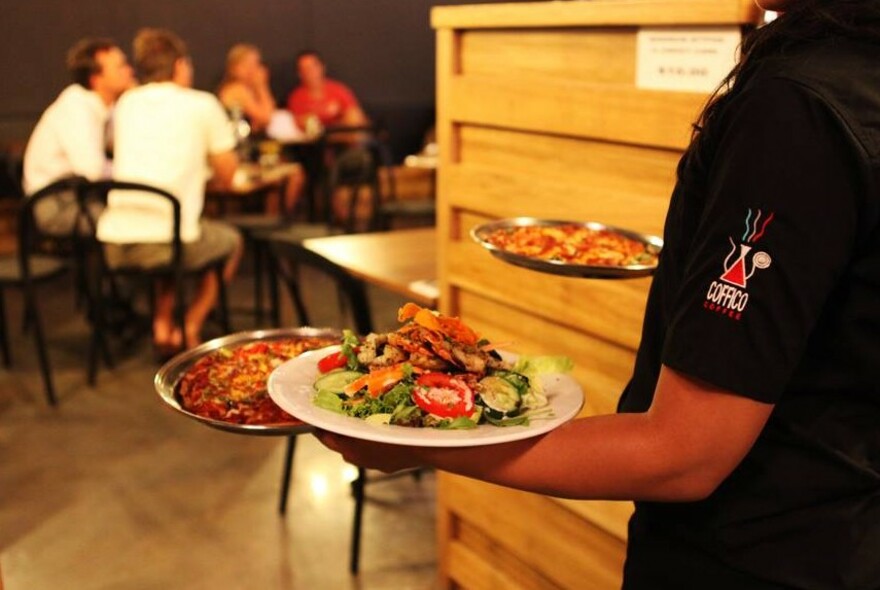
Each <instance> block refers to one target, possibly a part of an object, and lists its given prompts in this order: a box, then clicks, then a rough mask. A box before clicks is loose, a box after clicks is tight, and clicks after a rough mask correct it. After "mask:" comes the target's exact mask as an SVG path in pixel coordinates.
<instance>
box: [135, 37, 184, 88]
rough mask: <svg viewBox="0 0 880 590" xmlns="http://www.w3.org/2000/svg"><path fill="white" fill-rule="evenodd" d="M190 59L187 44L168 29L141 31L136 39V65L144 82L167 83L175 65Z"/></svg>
mask: <svg viewBox="0 0 880 590" xmlns="http://www.w3.org/2000/svg"><path fill="white" fill-rule="evenodd" d="M187 57H189V52H188V51H187V48H186V43H184V42H183V40H182V39H181V38H180V37H178V36H177V35H175V34H174V33H172V32H171V31H169V30H166V29H141V30H140V31H138V33H137V35H136V36H135V38H134V65H135V67H136V68H137V70H138V75H139V77H140V79H141V81H142V82H144V83H147V82H165V81H167V80H170V79H171V78H172V77H173V76H174V64H175V63H176V62H177V60H179V59H184V58H187Z"/></svg>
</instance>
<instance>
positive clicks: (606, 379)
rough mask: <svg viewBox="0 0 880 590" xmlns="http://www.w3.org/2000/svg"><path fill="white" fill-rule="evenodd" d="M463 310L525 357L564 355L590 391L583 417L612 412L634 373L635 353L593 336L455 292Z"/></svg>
mask: <svg viewBox="0 0 880 590" xmlns="http://www.w3.org/2000/svg"><path fill="white" fill-rule="evenodd" d="M453 296H454V297H453V300H454V302H455V304H456V309H457V311H458V312H459V313H460V314H461V316H462V317H466V318H467V320H468V323H469V324H470V325H471V326H473V327H474V329H476V330H477V331H478V332H480V333H481V334H486V335H489V337H490V338H491V339H492V340H493V341H495V342H503V343H509V345H507V346H506V348H510V349H511V350H512V351H513V352H517V353H521V354H560V355H565V356H568V357H570V358H571V359H572V361H573V362H574V365H575V366H574V371H573V373H572V375H573V377H574V378H575V379H576V380H577V382H578V383H579V384H580V385H581V388H582V389H583V390H584V397H585V402H584V411H583V412H582V415H595V414H611V413H613V412H614V411H615V409H616V407H617V400H618V399H619V397H620V393H621V392H622V391H623V388H624V387H625V386H626V383H627V381H628V380H629V377H630V375H631V373H632V366H633V362H634V360H635V353H634V352H633V351H632V350H630V349H628V348H622V347H620V346H615V345H614V344H610V343H609V342H607V341H606V340H602V339H599V338H597V337H595V336H592V335H590V334H587V333H584V332H579V331H576V330H573V329H572V328H569V327H567V326H564V325H562V324H559V323H553V322H548V321H546V320H544V319H541V318H539V317H536V316H535V315H534V314H532V313H529V312H528V311H522V310H519V309H516V308H514V307H511V306H509V305H506V304H503V303H499V302H498V301H495V300H492V299H488V298H486V297H483V296H481V295H479V294H477V293H473V292H470V291H467V290H464V289H458V288H455V289H453Z"/></svg>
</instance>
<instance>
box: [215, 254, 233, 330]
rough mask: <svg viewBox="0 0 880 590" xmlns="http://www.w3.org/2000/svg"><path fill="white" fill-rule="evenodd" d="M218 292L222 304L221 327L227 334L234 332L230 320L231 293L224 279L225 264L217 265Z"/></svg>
mask: <svg viewBox="0 0 880 590" xmlns="http://www.w3.org/2000/svg"><path fill="white" fill-rule="evenodd" d="M216 272H217V285H218V286H217V294H218V301H217V303H218V304H219V305H220V310H219V311H220V327H221V328H222V329H223V332H224V333H225V334H229V333H230V332H232V324H231V322H230V321H229V294H228V293H227V291H226V281H225V280H224V279H223V266H222V265H220V266H218V267H217V270H216Z"/></svg>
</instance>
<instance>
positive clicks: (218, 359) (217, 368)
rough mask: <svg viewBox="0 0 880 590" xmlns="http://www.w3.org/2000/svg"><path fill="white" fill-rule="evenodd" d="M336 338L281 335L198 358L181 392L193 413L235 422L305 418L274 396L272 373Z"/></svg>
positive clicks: (182, 382) (283, 421)
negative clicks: (270, 382)
mask: <svg viewBox="0 0 880 590" xmlns="http://www.w3.org/2000/svg"><path fill="white" fill-rule="evenodd" d="M336 341H337V339H335V338H320V337H307V338H282V339H277V340H264V341H257V342H249V343H244V344H239V345H233V346H226V347H223V348H219V349H217V350H215V351H213V352H211V353H210V354H208V355H206V356H204V357H202V358H201V359H199V360H198V361H196V362H195V363H194V364H193V365H192V367H190V368H189V370H187V372H186V373H185V374H184V375H183V377H181V379H180V381H179V383H178V390H177V391H178V396H179V398H180V402H181V405H182V406H183V407H184V408H185V409H186V410H188V411H190V412H192V413H194V414H197V415H199V416H202V417H204V418H212V419H214V420H222V421H224V422H230V423H233V424H258V425H269V424H287V423H291V422H294V423H295V422H300V421H299V420H297V419H296V418H294V417H293V416H291V415H290V414H288V413H287V412H285V411H284V410H282V409H281V408H279V407H278V406H277V405H275V402H273V401H272V399H271V398H270V397H269V392H268V390H267V388H266V384H267V381H268V380H269V375H270V374H271V373H272V371H274V370H275V368H276V367H278V366H279V365H281V364H282V363H284V362H286V361H288V360H290V359H292V358H294V357H296V356H299V355H300V354H302V353H304V352H305V351H307V350H313V349H317V348H324V347H326V346H330V345H332V344H335V343H336Z"/></svg>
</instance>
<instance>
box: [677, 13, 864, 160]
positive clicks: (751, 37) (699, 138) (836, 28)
mask: <svg viewBox="0 0 880 590" xmlns="http://www.w3.org/2000/svg"><path fill="white" fill-rule="evenodd" d="M830 37H844V38H849V39H857V40H872V41H875V42H878V43H880V0H800V1H799V2H795V3H793V4H792V7H791V8H789V9H788V10H786V12H785V13H784V14H783V15H780V17H779V18H777V19H776V20H774V21H772V22H770V23H768V24H767V25H765V26H763V27H760V28H758V29H755V30H754V31H752V32H751V33H750V34H748V35H747V36H746V37H745V39H744V40H743V44H742V51H741V56H740V60H739V63H738V64H737V65H736V67H735V68H734V69H733V70H732V71H731V72H730V74H728V76H727V77H726V78H725V79H724V81H723V82H722V83H721V86H720V87H719V89H718V90H716V92H715V94H714V95H713V96H712V98H711V99H710V100H709V102H708V104H707V105H706V108H705V109H703V112H702V114H701V115H700V117H699V119H698V120H697V122H696V123H695V124H694V133H693V137H692V140H691V145H690V147H689V148H688V153H689V154H690V155H694V156H695V157H697V158H698V159H699V157H700V156H699V152H700V150H699V148H700V147H701V145H702V144H703V142H705V141H707V140H708V139H710V138H711V137H712V134H713V131H714V129H715V125H714V124H715V122H716V121H717V120H718V117H719V115H720V114H721V112H722V111H723V110H724V108H725V106H726V105H727V104H728V103H730V101H731V100H733V99H734V98H735V97H736V96H737V94H738V93H739V92H740V91H741V89H742V88H743V87H744V86H745V84H746V82H747V81H748V80H749V78H750V76H751V75H752V74H753V73H754V71H755V70H756V69H757V67H758V66H759V65H760V64H761V62H762V61H763V60H764V58H766V57H769V56H772V55H779V54H783V53H785V52H786V51H789V50H791V49H793V48H795V47H797V46H799V45H802V44H804V43H809V42H812V41H819V40H822V39H827V38H830Z"/></svg>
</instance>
